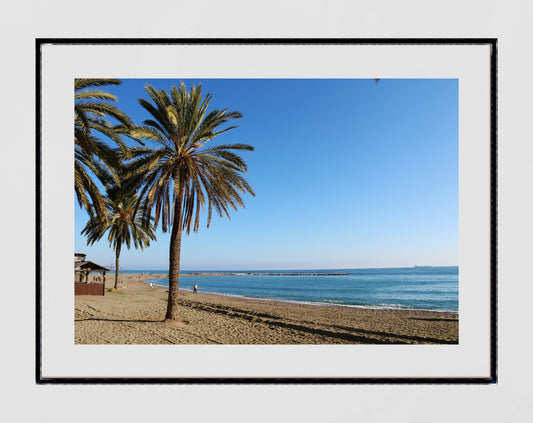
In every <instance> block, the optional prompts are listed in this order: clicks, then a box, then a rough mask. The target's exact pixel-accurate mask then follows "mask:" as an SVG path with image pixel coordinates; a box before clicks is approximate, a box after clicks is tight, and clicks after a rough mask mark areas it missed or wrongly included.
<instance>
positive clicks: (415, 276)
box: [124, 266, 459, 313]
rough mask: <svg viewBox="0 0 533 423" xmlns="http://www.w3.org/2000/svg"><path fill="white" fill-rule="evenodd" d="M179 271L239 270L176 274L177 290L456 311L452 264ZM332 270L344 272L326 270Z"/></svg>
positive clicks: (165, 281)
mask: <svg viewBox="0 0 533 423" xmlns="http://www.w3.org/2000/svg"><path fill="white" fill-rule="evenodd" d="M124 272H127V273H148V274H150V273H151V274H157V273H159V274H168V271H155V270H135V271H132V270H125V271H124ZM181 273H182V274H193V273H218V274H228V273H231V274H234V273H237V274H239V275H232V276H219V275H217V276H214V275H210V276H188V277H184V278H180V280H179V286H180V289H182V290H187V291H192V288H193V286H194V285H195V284H197V285H198V291H199V292H205V293H213V294H222V295H229V296H235V297H243V298H253V299H259V300H276V301H285V302H293V303H305V304H319V305H343V306H351V307H363V308H386V309H415V310H432V311H447V312H452V313H458V310H459V268H458V267H457V266H447V267H429V266H419V267H403V268H380V269H313V270H309V269H306V270H264V271H258V270H234V271H220V272H218V271H213V270H210V271H202V270H191V271H182V272H181ZM247 273H252V274H247ZM272 273H275V274H276V275H272ZM295 273H305V274H309V273H313V275H294V274H295ZM325 273H328V274H327V275H326V274H325ZM331 273H344V274H342V275H331ZM150 282H151V283H153V284H154V285H159V286H163V287H168V278H153V279H148V280H147V283H150Z"/></svg>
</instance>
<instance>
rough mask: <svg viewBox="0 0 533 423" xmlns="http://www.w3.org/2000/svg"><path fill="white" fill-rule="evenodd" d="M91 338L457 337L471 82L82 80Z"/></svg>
mask: <svg viewBox="0 0 533 423" xmlns="http://www.w3.org/2000/svg"><path fill="white" fill-rule="evenodd" d="M73 86H74V90H73V93H72V95H73V98H74V111H75V116H74V148H75V155H74V199H75V205H74V208H75V219H74V226H75V228H74V235H75V246H74V248H75V252H74V297H75V298H74V334H73V335H74V343H75V344H76V345H101V344H108V345H109V344H111V345H193V344H194V345H208V344H218V345H314V344H317V345H318V344H321V345H338V344H351V345H359V344H367V345H369V344H370V345H374V344H380V345H381V344H388V345H396V344H422V345H429V344H431V345H450V344H451V345H458V344H459V343H460V339H459V324H460V314H459V290H460V283H459V82H458V79H455V78H415V79H401V78H398V79H394V78H359V79H358V78H322V79H317V78H306V79H303V78H293V79H286V78H285V79H284V78H276V79H273V78H269V79H261V78H248V79H238V78H234V79H224V78H203V79H187V78H177V79H171V78H153V79H149V78H143V79H136V78H100V79H96V78H76V79H75V80H74V81H73Z"/></svg>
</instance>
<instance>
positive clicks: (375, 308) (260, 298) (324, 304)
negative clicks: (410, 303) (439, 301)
mask: <svg viewBox="0 0 533 423" xmlns="http://www.w3.org/2000/svg"><path fill="white" fill-rule="evenodd" d="M239 275H240V274H235V275H232V276H239ZM143 276H144V275H143ZM182 276H206V275H180V276H179V277H180V278H181V277H182ZM209 276H211V275H209ZM213 276H218V275H213ZM161 278H167V279H168V275H164V276H160V277H159V276H156V277H153V278H152V277H150V278H148V279H146V280H145V283H146V284H149V281H150V280H151V279H154V280H155V279H161ZM153 285H154V286H157V287H159V288H164V289H168V286H167V285H160V284H157V283H153ZM179 292H192V290H191V289H184V288H179ZM202 293H203V294H211V295H220V296H222V297H229V298H242V299H245V300H257V301H275V302H280V303H288V304H306V305H311V306H317V307H350V308H361V309H365V310H406V311H429V312H436V313H450V314H455V315H459V311H458V310H457V311H456V310H441V309H434V310H431V309H425V308H399V307H379V306H372V305H360V304H340V303H320V302H313V301H298V300H285V299H281V298H275V299H274V298H268V297H247V296H245V295H234V294H222V293H219V292H209V291H202Z"/></svg>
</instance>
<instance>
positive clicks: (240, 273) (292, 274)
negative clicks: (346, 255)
mask: <svg viewBox="0 0 533 423" xmlns="http://www.w3.org/2000/svg"><path fill="white" fill-rule="evenodd" d="M343 275H348V273H344V272H334V273H331V272H327V273H326V272H313V273H300V272H297V273H254V272H235V273H234V272H232V273H204V272H202V273H200V272H197V273H186V274H180V277H181V276H343Z"/></svg>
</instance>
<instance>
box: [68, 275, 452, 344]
mask: <svg viewBox="0 0 533 423" xmlns="http://www.w3.org/2000/svg"><path fill="white" fill-rule="evenodd" d="M157 277H159V275H141V274H128V273H123V274H120V278H119V280H120V281H121V282H120V283H119V290H120V291H121V293H110V292H106V294H105V296H76V297H75V334H74V336H75V343H76V344H153V345H155V344H182V345H183V344H186V345H187V344H226V345H236V344H239V345H243V344H263V345H272V344H277V345H280V344H281V345H286V344H457V343H458V338H459V330H458V324H459V322H458V314H456V313H450V312H438V311H423V310H406V309H381V308H380V309H374V308H362V307H352V306H346V305H317V304H302V303H292V302H284V301H277V300H271V299H264V300H263V299H261V300H259V299H251V298H243V297H232V296H226V295H220V294H210V293H192V292H190V291H185V290H180V296H179V306H178V311H179V315H180V319H181V320H182V321H181V322H176V323H174V322H172V323H165V322H164V317H165V312H166V302H167V296H168V287H161V286H156V285H154V286H153V287H152V288H151V287H150V285H149V283H147V282H146V281H147V280H148V279H153V278H157ZM161 277H166V275H163V274H161ZM113 286H114V278H109V280H108V281H107V282H106V291H107V289H109V288H112V287H113Z"/></svg>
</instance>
